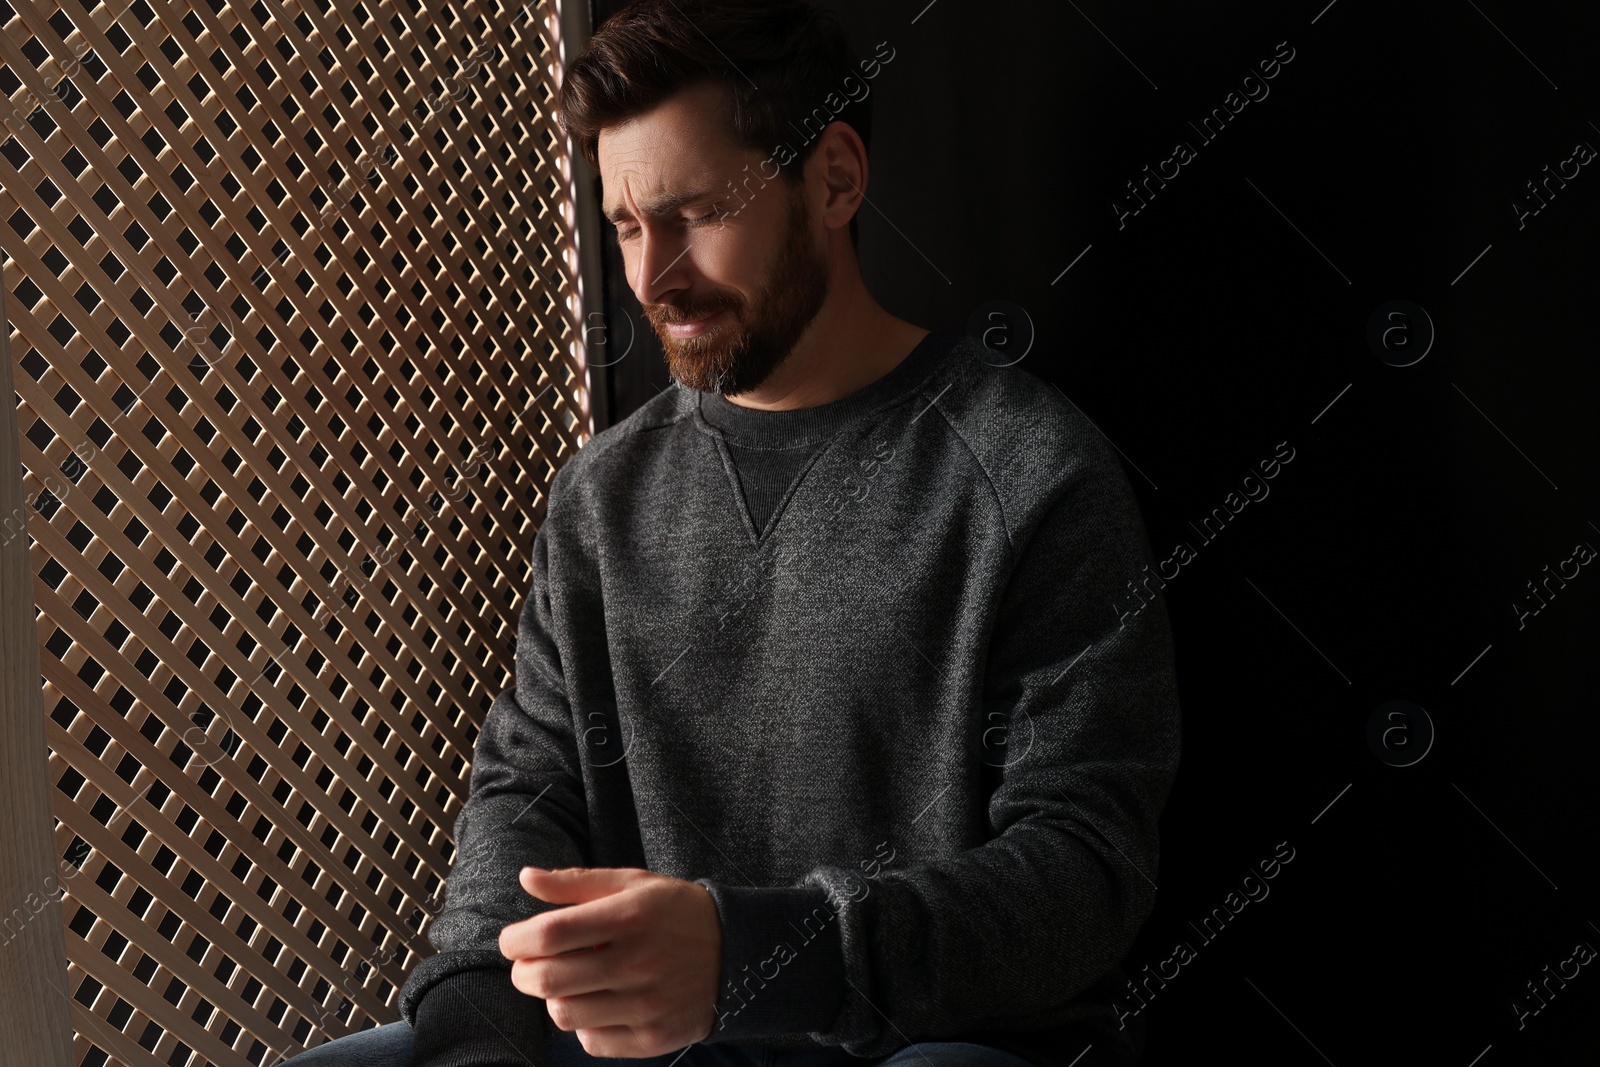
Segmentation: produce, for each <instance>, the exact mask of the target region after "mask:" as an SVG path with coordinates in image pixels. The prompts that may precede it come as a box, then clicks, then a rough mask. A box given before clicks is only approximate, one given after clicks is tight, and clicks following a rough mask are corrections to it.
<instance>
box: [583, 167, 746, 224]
mask: <svg viewBox="0 0 1600 1067" xmlns="http://www.w3.org/2000/svg"><path fill="white" fill-rule="evenodd" d="M683 162H685V161H682V160H675V161H670V162H668V161H664V165H662V166H659V167H657V166H654V165H644V166H639V167H620V168H617V169H616V170H615V171H613V172H612V173H611V175H610V179H611V180H610V181H609V182H606V183H604V184H605V196H604V201H603V203H602V204H601V205H600V210H601V213H602V214H604V215H605V217H606V218H608V219H610V220H611V221H613V222H615V221H617V220H618V219H619V218H632V217H633V214H634V206H635V205H637V206H638V210H639V211H640V212H641V213H642V214H645V215H665V214H668V213H670V212H673V211H676V210H677V209H678V208H680V207H683V206H684V205H685V204H689V203H692V202H694V201H697V200H700V199H702V198H704V197H707V196H711V195H714V194H715V193H717V192H718V191H719V190H723V189H725V188H726V187H727V184H728V178H727V176H726V175H723V176H721V177H719V176H718V175H719V173H720V172H718V171H716V170H714V169H713V168H710V167H706V166H703V165H689V166H684V165H681V164H682V163H683ZM687 162H689V163H691V164H692V163H693V162H694V161H687Z"/></svg>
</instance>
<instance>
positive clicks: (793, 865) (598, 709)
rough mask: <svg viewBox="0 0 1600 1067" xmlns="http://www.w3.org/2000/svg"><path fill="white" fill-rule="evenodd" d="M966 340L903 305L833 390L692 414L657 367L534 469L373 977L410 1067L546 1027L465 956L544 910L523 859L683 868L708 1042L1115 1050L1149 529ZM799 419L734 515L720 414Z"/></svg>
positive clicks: (1160, 653)
mask: <svg viewBox="0 0 1600 1067" xmlns="http://www.w3.org/2000/svg"><path fill="white" fill-rule="evenodd" d="M993 359H994V357H993V355H992V354H990V353H987V352H986V350H985V349H983V348H982V347H981V346H979V345H978V344H977V343H976V342H975V341H972V340H971V339H968V338H965V337H961V336H959V335H955V334H947V333H943V332H935V333H933V334H930V335H929V337H928V338H926V339H925V340H924V341H923V343H922V344H920V345H918V346H917V348H916V350H915V351H913V352H912V353H911V354H910V355H909V356H908V357H906V359H904V360H903V361H902V362H901V363H900V364H898V365H897V366H896V367H895V368H894V369H893V370H892V371H890V372H889V374H887V375H885V376H884V377H882V378H880V379H878V380H877V381H875V382H873V383H872V384H871V385H868V386H867V387H865V388H863V389H861V390H858V391H857V392H855V393H853V394H851V395H850V396H848V397H845V398H843V399H841V400H838V401H835V402H833V403H832V404H829V405H823V406H822V407H820V408H815V409H807V410H805V411H802V412H768V413H762V412H754V411H751V410H749V409H741V410H740V411H739V412H737V413H735V414H734V415H733V417H732V418H733V421H734V422H738V423H739V425H738V426H737V427H735V428H734V429H729V430H726V431H725V430H724V429H723V428H720V427H719V425H718V424H720V426H732V425H733V423H732V422H730V419H729V418H728V415H729V413H728V411H727V410H726V408H724V407H723V406H722V405H726V406H727V407H733V405H727V402H726V401H723V400H721V398H713V397H708V396H702V394H699V393H696V392H693V391H689V390H685V389H682V388H680V387H678V386H676V385H674V386H672V387H669V388H668V389H667V390H666V391H664V392H663V393H662V394H660V395H659V396H657V397H655V398H654V399H653V400H651V401H650V402H649V403H647V404H645V405H644V406H643V407H641V408H640V409H639V410H638V411H636V412H634V413H633V414H632V415H630V416H629V417H628V418H626V419H624V420H623V421H622V422H620V423H618V424H617V425H616V426H613V427H610V428H609V429H607V430H605V431H603V432H602V433H600V434H597V435H596V436H595V437H594V438H593V439H591V440H590V441H589V442H588V443H587V444H586V445H585V446H584V447H583V448H581V449H580V450H579V451H578V452H577V453H575V454H574V455H573V456H572V457H571V459H569V460H568V461H567V462H566V464H565V465H564V466H563V467H562V468H561V469H560V470H559V471H558V472H557V474H556V477H555V478H554V480H553V482H552V484H551V488H550V496H549V501H548V507H547V510H546V514H545V519H544V522H543V524H542V525H541V527H540V529H539V531H538V534H537V535H536V536H535V538H534V542H533V555H534V575H533V582H532V586H531V588H530V589H529V592H528V596H527V598H526V599H525V601H524V602H523V605H522V608H521V613H520V619H519V631H518V640H517V649H516V680H515V684H514V685H513V686H512V687H511V688H509V689H507V690H506V691H505V692H504V693H502V694H500V696H499V697H498V698H497V699H496V700H495V701H494V703H493V705H492V706H491V708H490V710H489V712H488V715H487V717H486V719H485V722H484V725H483V729H482V732H481V734H480V735H479V737H478V739H477V741H476V745H475V751H474V757H473V764H472V772H471V779H470V783H469V796H468V800H467V802H466V804H465V806H464V807H463V809H462V811H461V813H460V815H459V816H458V818H457V821H456V825H455V844H456V848H457V850H458V851H457V853H456V855H455V859H454V865H453V868H452V870H451V873H450V877H449V880H448V888H447V896H446V901H445V907H444V909H443V910H442V911H441V912H440V914H439V916H438V917H437V918H436V920H435V921H434V923H433V924H432V926H430V927H429V930H428V936H429V940H430V941H431V943H432V944H433V945H434V947H435V948H437V949H438V950H439V951H438V953H437V954H436V955H434V956H431V957H429V958H427V959H425V960H423V961H422V962H421V963H419V964H418V965H417V966H416V968H414V969H413V971H412V972H411V974H410V976H409V977H408V979H407V981H406V984H405V988H404V989H403V990H402V993H401V1011H402V1014H403V1015H404V1017H405V1018H406V1020H407V1021H408V1022H410V1023H411V1025H412V1026H413V1028H414V1029H415V1050H414V1058H413V1063H414V1065H415V1067H479V1065H502V1064H520V1063H533V1064H536V1065H542V1063H543V1055H542V1053H543V1050H544V1047H545V1043H546V1042H547V1040H548V1038H549V1035H550V1034H551V1033H552V1032H553V1028H552V1027H551V1024H550V1023H549V1021H548V1017H547V1015H546V1013H545V1010H544V1006H543V1004H542V1003H540V1002H539V1001H538V1000H537V999H536V998H532V997H528V996H526V995H524V994H522V993H521V992H519V991H518V990H517V989H516V988H515V987H514V986H512V984H511V979H510V961H508V960H506V959H505V958H504V957H502V956H501V955H500V952H499V948H498V939H499V935H500V931H501V929H502V928H503V927H504V926H505V925H507V924H508V923H512V922H517V921H520V920H522V919H525V918H527V917H528V916H530V915H533V914H536V913H538V912H540V911H542V910H545V909H548V908H553V907H559V906H561V905H554V904H549V903H546V902H543V901H540V900H537V899H535V898H533V897H531V896H529V895H528V894H527V893H525V892H524V891H523V890H522V888H521V887H520V885H519V884H518V881H517V872H518V870H519V869H520V868H521V867H523V866H526V865H535V866H543V867H579V866H581V867H642V868H647V869H649V870H652V871H655V872H658V873H660V874H665V875H670V876H672V877H676V878H683V879H687V880H691V881H695V882H698V883H700V884H701V885H703V886H705V887H706V888H707V889H708V890H709V891H710V893H711V896H712V898H713V899H714V900H715V902H716V905H717V910H718V913H719V915H720V917H721V921H722V929H723V960H722V969H721V974H720V976H719V988H720V990H721V992H720V994H719V997H718V1001H717V1004H716V1006H715V1011H716V1022H715V1023H714V1024H713V1029H712V1032H711V1034H710V1036H708V1037H707V1038H705V1043H708V1044H710V1043H719V1042H733V1043H737V1044H739V1045H741V1046H743V1047H747V1048H763V1049H791V1050H800V1049H826V1048H832V1049H835V1050H839V1051H841V1052H842V1053H846V1054H850V1055H854V1056H862V1057H868V1056H884V1055H887V1054H888V1053H890V1052H893V1051H895V1050H897V1049H899V1048H903V1047H905V1046H906V1045H907V1044H910V1043H911V1042H913V1041H922V1040H941V1039H942V1040H969V1041H977V1042H980V1043H984V1044H989V1045H993V1046H995V1047H999V1048H1007V1049H1010V1050H1012V1051H1014V1052H1016V1053H1018V1054H1019V1055H1021V1056H1023V1057H1024V1058H1026V1059H1028V1060H1029V1061H1030V1062H1032V1063H1034V1064H1038V1065H1040V1067H1066V1065H1067V1064H1068V1063H1070V1062H1072V1060H1073V1059H1074V1058H1075V1057H1077V1056H1078V1055H1079V1053H1081V1052H1083V1051H1084V1048H1085V1047H1086V1046H1088V1045H1091V1044H1092V1045H1094V1046H1096V1047H1095V1049H1094V1052H1093V1054H1092V1055H1091V1056H1086V1057H1085V1058H1084V1059H1082V1060H1081V1061H1079V1064H1078V1067H1087V1065H1088V1064H1090V1063H1091V1062H1098V1063H1131V1062H1133V1058H1134V1050H1135V1049H1136V1046H1137V1043H1138V1042H1137V1040H1136V1037H1137V1032H1136V1029H1135V1026H1132V1025H1130V1027H1129V1028H1128V1029H1120V1028H1119V1026H1118V1023H1117V1021H1116V1013H1115V1011H1114V1010H1113V1008H1112V1006H1111V1001H1112V998H1113V997H1114V996H1116V995H1118V993H1120V992H1122V990H1121V985H1122V984H1123V983H1124V982H1125V980H1126V975H1125V974H1124V973H1123V972H1122V971H1121V969H1120V968H1119V967H1118V966H1117V965H1118V963H1119V962H1120V961H1121V960H1122V959H1123V957H1124V956H1125V955H1126V953H1127V951H1128V949H1129V947H1130V946H1131V944H1132V942H1133V938H1134V936H1135V935H1136V934H1137V933H1138V931H1139V928H1140V926H1141V924H1142V923H1143V922H1144V920H1145V918H1146V916H1147V915H1148V914H1149V912H1150V909H1151V907H1152V905H1153V903H1154V896H1155V879H1156V877H1157V863H1158V841H1157V819H1158V817H1159V815H1160V812H1161V808H1162V805H1163V804H1164V803H1165V800H1166V797H1167V794H1168V792H1169V790H1170V788H1171V785H1172V780H1173V777H1174V775H1175V773H1176V770H1177V765H1178V755H1179V709H1178V698H1177V689H1176V684H1175V678H1174V671H1173V650H1172V639H1171V633H1170V627H1169V620H1168V616H1167V612H1166V607H1165V601H1164V600H1163V599H1161V598H1160V597H1159V596H1157V597H1156V599H1154V600H1152V601H1151V602H1150V603H1149V604H1147V605H1146V606H1145V607H1144V609H1142V610H1139V611H1129V610H1127V608H1126V607H1125V604H1126V603H1127V602H1128V601H1129V599H1130V593H1131V592H1133V591H1135V590H1141V589H1143V588H1144V587H1143V586H1142V585H1141V584H1139V583H1142V582H1143V580H1144V579H1145V577H1146V575H1147V572H1146V571H1145V570H1144V568H1145V566H1146V565H1147V564H1153V563H1154V557H1153V555H1152V553H1151V551H1150V544H1149V541H1148V538H1147V536H1146V533H1145V530H1144V526H1143V522H1142V519H1141V516H1140V512H1139V509H1138V505H1137V502H1136V500H1135V498H1134V496H1133V493H1132V490H1131V488H1130V486H1129V484H1128V481H1127V477H1126V475H1125V474H1124V473H1123V470H1122V467H1121V465H1120V463H1119V461H1118V460H1117V458H1116V456H1115V454H1114V453H1113V451H1112V449H1111V447H1110V445H1109V444H1108V443H1107V442H1106V441H1105V439H1104V438H1103V437H1102V436H1101V435H1100V434H1099V432H1098V431H1097V430H1096V429H1095V428H1094V427H1093V426H1092V425H1091V424H1090V423H1089V421H1088V419H1087V418H1086V417H1085V416H1084V415H1083V414H1082V413H1081V412H1079V411H1078V410H1077V408H1076V407H1074V406H1073V405H1072V404H1071V403H1070V402H1069V401H1068V400H1067V399H1066V398H1065V397H1064V396H1063V395H1062V393H1061V392H1060V391H1059V390H1058V389H1056V388H1055V387H1054V386H1051V385H1048V384H1046V383H1044V382H1042V381H1041V380H1039V379H1038V378H1037V377H1035V376H1034V375H1033V374H1031V373H1029V372H1027V371H1025V370H1023V369H1021V368H1020V367H1018V366H995V365H991V362H990V361H991V360H993ZM702 401H709V402H710V403H709V404H707V405H705V406H703V404H702ZM708 408H709V409H711V410H712V411H713V418H714V419H715V424H714V423H713V422H712V421H708V419H707V417H706V410H707V409H708ZM762 416H769V417H770V418H766V419H763V418H762ZM740 420H742V421H740ZM819 425H821V426H823V427H824V428H825V433H824V434H823V436H822V438H821V440H820V442H819V443H814V444H812V445H808V446H807V447H805V448H803V449H801V450H800V451H799V453H797V454H803V455H804V456H805V458H804V461H803V462H801V463H800V464H799V465H798V468H797V469H796V470H795V472H794V474H793V475H792V479H791V480H789V482H788V485H787V488H786V489H785V490H784V491H783V493H782V495H781V497H780V498H779V499H778V500H777V501H776V504H775V506H773V507H771V508H770V514H768V515H765V516H763V518H764V521H763V522H762V523H761V524H760V526H759V528H758V526H757V524H756V522H755V521H753V519H752V515H751V510H750V509H749V508H748V507H747V506H746V499H745V494H744V492H743V491H742V489H741V485H740V478H739V470H738V468H737V467H736V465H735V458H734V449H731V448H730V441H733V440H735V437H734V433H735V431H736V430H737V431H738V432H739V433H740V434H741V435H742V436H741V438H740V440H742V442H743V443H742V445H736V446H735V448H740V447H743V448H749V447H751V446H752V445H756V446H759V445H762V444H763V443H764V444H766V445H768V446H777V447H781V445H782V443H783V442H784V441H785V440H801V441H803V440H804V439H805V438H806V437H807V435H812V436H815V434H816V430H817V427H818V426H819ZM769 430H770V431H771V432H770V433H768V432H767V431H769ZM786 435H787V436H786ZM768 510H769V509H768V508H766V507H762V508H759V509H758V511H768ZM1147 595H1148V594H1147Z"/></svg>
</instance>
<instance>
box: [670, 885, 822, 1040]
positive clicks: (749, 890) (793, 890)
mask: <svg viewBox="0 0 1600 1067" xmlns="http://www.w3.org/2000/svg"><path fill="white" fill-rule="evenodd" d="M695 882H697V883H698V884H700V885H703V886H705V887H706V889H707V890H708V891H709V892H710V893H711V897H712V899H713V900H715V901H716V903H717V913H718V915H719V916H720V917H721V919H722V973H721V975H720V979H719V980H720V984H719V986H718V995H717V1004H716V1016H717V1018H716V1022H715V1023H714V1024H713V1025H712V1028H711V1034H710V1036H708V1037H706V1038H705V1039H704V1043H706V1044H711V1043H715V1042H720V1041H735V1040H740V1039H744V1038H749V1037H754V1036H757V1035H761V1034H783V1033H826V1032H827V1031H828V1030H830V1029H831V1028H832V1026H833V1023H834V1020H835V1019H837V1018H838V1015H839V1009H840V1008H841V1007H843V1005H844V983H845V973H844V950H843V947H842V942H841V941H840V937H839V921H838V920H839V916H838V913H837V912H836V911H835V910H834V909H833V907H832V905H831V904H830V902H829V898H828V891H827V889H826V887H824V886H820V885H806V886H772V887H751V886H731V885H723V884H722V883H720V882H716V881H713V880H712V879H709V878H696V879H695Z"/></svg>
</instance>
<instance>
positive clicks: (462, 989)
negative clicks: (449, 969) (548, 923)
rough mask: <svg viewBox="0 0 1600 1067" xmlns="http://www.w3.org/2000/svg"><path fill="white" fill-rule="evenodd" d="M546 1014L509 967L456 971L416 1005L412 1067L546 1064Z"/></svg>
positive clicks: (539, 1066)
mask: <svg viewBox="0 0 1600 1067" xmlns="http://www.w3.org/2000/svg"><path fill="white" fill-rule="evenodd" d="M547 1018H548V1016H547V1015H546V1014H545V1008H544V1001H542V1000H540V999H539V998H538V997H530V996H528V995H527V994H526V993H524V992H522V991H521V990H519V989H518V988H517V987H516V986H514V985H512V984H511V970H510V968H507V969H505V970H499V969H478V970H471V971H458V972H457V973H455V974H452V975H450V976H449V977H448V978H442V979H440V980H439V981H438V982H437V983H436V984H435V985H433V986H432V987H431V988H430V989H429V990H428V992H427V993H426V994H424V995H423V998H422V1000H421V1002H420V1003H419V1004H418V1005H417V1020H416V1024H415V1025H414V1026H413V1028H412V1029H413V1033H412V1046H411V1067H513V1065H514V1067H544V1054H545V1045H546V1043H547V1041H548V1040H549V1038H548V1036H547V1035H548V1031H547V1030H546V1029H545V1020H546V1019H547Z"/></svg>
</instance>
